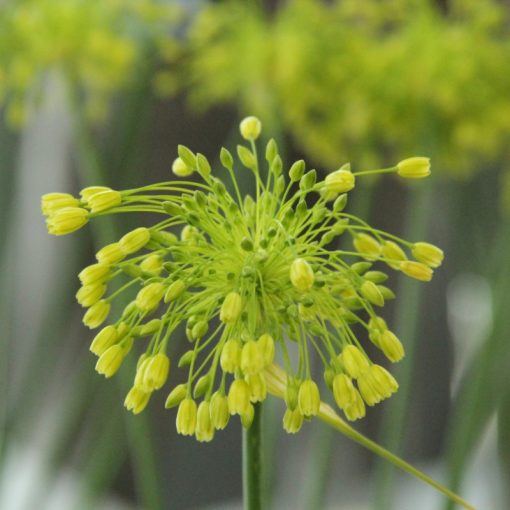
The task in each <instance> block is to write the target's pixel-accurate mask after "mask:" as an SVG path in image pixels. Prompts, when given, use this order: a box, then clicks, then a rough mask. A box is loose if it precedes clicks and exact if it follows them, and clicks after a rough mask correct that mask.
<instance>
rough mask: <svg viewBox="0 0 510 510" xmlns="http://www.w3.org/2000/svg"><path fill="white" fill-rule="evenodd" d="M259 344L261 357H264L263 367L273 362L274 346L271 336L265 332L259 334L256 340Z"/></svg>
mask: <svg viewBox="0 0 510 510" xmlns="http://www.w3.org/2000/svg"><path fill="white" fill-rule="evenodd" d="M257 343H258V345H259V350H260V352H261V353H262V357H263V358H264V367H268V366H269V365H271V364H272V363H273V360H274V353H275V346H274V340H273V337H272V336H271V335H269V334H267V333H264V334H263V335H260V337H259V339H258V340H257Z"/></svg>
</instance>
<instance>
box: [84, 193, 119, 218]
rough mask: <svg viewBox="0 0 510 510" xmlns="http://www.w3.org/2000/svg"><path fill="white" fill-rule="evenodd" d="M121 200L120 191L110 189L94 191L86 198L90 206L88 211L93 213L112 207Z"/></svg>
mask: <svg viewBox="0 0 510 510" xmlns="http://www.w3.org/2000/svg"><path fill="white" fill-rule="evenodd" d="M121 202H122V195H121V193H120V191H114V190H112V189H110V190H108V191H101V192H99V193H94V194H93V195H92V196H91V197H90V198H89V199H88V200H87V204H88V206H89V207H90V212H91V213H93V214H95V213H99V212H102V211H106V210H107V209H111V208H112V207H116V206H117V205H119V204H120V203H121Z"/></svg>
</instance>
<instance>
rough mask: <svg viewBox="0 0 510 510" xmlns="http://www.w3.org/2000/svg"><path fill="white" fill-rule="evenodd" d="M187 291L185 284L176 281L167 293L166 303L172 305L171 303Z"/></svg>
mask: <svg viewBox="0 0 510 510" xmlns="http://www.w3.org/2000/svg"><path fill="white" fill-rule="evenodd" d="M185 290H186V285H185V284H184V282H183V281H182V280H175V282H173V283H172V284H171V285H170V287H168V289H167V291H166V293H165V298H164V301H165V303H170V301H174V300H176V299H177V298H178V297H179V296H180V295H181V294H182V293H183V292H184V291H185Z"/></svg>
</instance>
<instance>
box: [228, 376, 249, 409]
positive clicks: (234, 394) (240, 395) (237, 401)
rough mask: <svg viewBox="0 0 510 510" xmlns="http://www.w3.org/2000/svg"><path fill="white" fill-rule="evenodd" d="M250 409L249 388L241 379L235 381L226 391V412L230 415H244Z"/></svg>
mask: <svg viewBox="0 0 510 510" xmlns="http://www.w3.org/2000/svg"><path fill="white" fill-rule="evenodd" d="M249 407H250V387H249V386H248V384H247V383H246V381H243V380H242V379H236V380H235V381H233V382H232V384H231V385H230V389H229V391H228V410H229V412H230V414H240V415H243V414H246V413H247V412H248V410H249Z"/></svg>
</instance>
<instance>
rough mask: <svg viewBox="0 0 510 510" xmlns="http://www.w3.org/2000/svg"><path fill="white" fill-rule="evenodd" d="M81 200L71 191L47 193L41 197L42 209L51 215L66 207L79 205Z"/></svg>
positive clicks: (45, 214) (46, 214)
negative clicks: (71, 193) (70, 192)
mask: <svg viewBox="0 0 510 510" xmlns="http://www.w3.org/2000/svg"><path fill="white" fill-rule="evenodd" d="M79 205H80V201H79V200H78V199H77V198H75V197H73V195H70V194H69V193H46V194H45V195H43V196H42V197H41V211H42V213H43V214H44V216H51V215H52V214H55V213H56V212H57V211H58V210H59V209H63V208H64V207H78V206H79Z"/></svg>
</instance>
